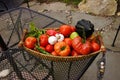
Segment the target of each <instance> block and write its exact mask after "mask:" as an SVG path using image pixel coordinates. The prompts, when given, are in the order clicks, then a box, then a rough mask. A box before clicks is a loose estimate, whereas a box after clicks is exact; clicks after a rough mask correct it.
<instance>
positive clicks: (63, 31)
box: [60, 25, 72, 36]
mask: <svg viewBox="0 0 120 80" xmlns="http://www.w3.org/2000/svg"><path fill="white" fill-rule="evenodd" d="M60 33H61V34H63V35H64V36H69V35H70V34H71V33H72V29H71V26H70V25H62V26H60Z"/></svg>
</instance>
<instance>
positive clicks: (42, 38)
mask: <svg viewBox="0 0 120 80" xmlns="http://www.w3.org/2000/svg"><path fill="white" fill-rule="evenodd" d="M39 43H40V46H43V47H45V46H46V45H48V36H47V35H46V34H42V35H40V38H39Z"/></svg>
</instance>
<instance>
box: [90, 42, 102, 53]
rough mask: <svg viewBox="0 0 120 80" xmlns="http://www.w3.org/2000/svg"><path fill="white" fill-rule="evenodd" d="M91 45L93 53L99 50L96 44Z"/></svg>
mask: <svg viewBox="0 0 120 80" xmlns="http://www.w3.org/2000/svg"><path fill="white" fill-rule="evenodd" d="M91 44H92V51H93V52H95V51H98V50H100V45H99V44H98V43H97V42H92V43H91Z"/></svg>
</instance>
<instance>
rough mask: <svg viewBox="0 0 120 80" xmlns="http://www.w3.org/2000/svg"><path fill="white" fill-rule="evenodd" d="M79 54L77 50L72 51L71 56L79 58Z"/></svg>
mask: <svg viewBox="0 0 120 80" xmlns="http://www.w3.org/2000/svg"><path fill="white" fill-rule="evenodd" d="M78 55H79V54H78V53H77V52H76V51H75V50H72V52H71V56H78Z"/></svg>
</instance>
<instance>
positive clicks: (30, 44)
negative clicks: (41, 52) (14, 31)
mask: <svg viewBox="0 0 120 80" xmlns="http://www.w3.org/2000/svg"><path fill="white" fill-rule="evenodd" d="M36 43H37V39H36V38H35V37H32V36H29V37H27V38H26V39H25V42H24V45H25V46H26V47H27V48H30V49H34V47H35V44H36Z"/></svg>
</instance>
